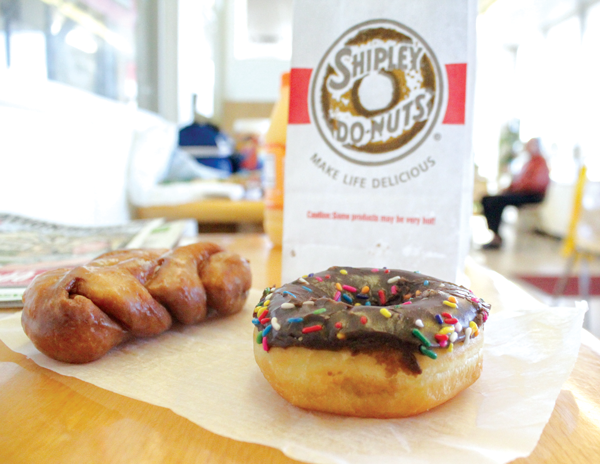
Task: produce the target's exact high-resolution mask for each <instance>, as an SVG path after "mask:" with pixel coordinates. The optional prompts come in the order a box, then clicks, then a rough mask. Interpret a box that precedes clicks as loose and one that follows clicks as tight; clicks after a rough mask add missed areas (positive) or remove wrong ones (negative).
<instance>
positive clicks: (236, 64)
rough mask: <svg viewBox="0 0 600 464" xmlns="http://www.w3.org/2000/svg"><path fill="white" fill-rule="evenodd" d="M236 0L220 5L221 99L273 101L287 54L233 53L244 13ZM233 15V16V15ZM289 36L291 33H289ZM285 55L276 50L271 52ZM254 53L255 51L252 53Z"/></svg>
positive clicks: (228, 0)
mask: <svg viewBox="0 0 600 464" xmlns="http://www.w3.org/2000/svg"><path fill="white" fill-rule="evenodd" d="M244 5H245V2H243V1H242V2H240V1H239V0H226V4H225V9H224V15H225V20H224V23H225V24H224V26H225V27H224V43H225V64H224V77H225V89H224V95H223V97H224V99H225V100H229V101H236V102H275V101H276V100H277V98H278V97H279V85H280V80H281V79H280V78H281V74H282V73H284V72H286V71H289V69H290V57H285V58H282V57H268V56H267V57H265V56H264V54H265V53H263V57H254V58H247V59H241V58H240V57H236V56H235V46H236V40H238V46H239V40H240V39H239V37H237V38H236V33H238V34H239V33H240V32H241V31H243V30H244V26H243V24H240V21H243V20H244V17H245V16H244V15H240V14H239V9H238V10H237V11H236V7H238V8H239V7H240V6H244ZM236 18H237V19H236ZM290 39H291V37H290ZM273 54H274V55H275V54H279V55H282V54H283V55H285V53H282V52H281V51H280V50H275V51H274V53H273ZM255 56H256V54H255Z"/></svg>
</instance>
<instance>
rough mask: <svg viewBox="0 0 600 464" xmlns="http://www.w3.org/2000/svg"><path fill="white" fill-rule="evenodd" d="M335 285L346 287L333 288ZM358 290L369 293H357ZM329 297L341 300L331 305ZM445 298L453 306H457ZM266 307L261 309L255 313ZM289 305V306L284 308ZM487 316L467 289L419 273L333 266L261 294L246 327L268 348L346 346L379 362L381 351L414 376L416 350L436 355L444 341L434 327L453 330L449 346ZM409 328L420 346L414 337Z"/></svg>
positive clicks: (480, 302)
mask: <svg viewBox="0 0 600 464" xmlns="http://www.w3.org/2000/svg"><path fill="white" fill-rule="evenodd" d="M336 284H338V285H337V287H336ZM340 286H345V287H342V289H341V291H340ZM364 287H368V291H367V292H366V293H361V291H362V289H363V288H364ZM338 292H339V293H338ZM336 294H337V296H338V298H337V299H338V300H340V301H335V299H334V298H335V297H336ZM452 297H454V298H452ZM449 298H450V300H453V299H454V300H455V301H456V302H455V303H454V304H455V305H456V306H457V307H456V308H453V307H452V301H450V300H449ZM444 301H446V303H444ZM265 303H267V306H266V308H267V310H264V309H262V308H263V307H265ZM286 303H287V304H286ZM448 303H451V304H450V305H448ZM282 304H283V305H284V307H283V308H282ZM289 304H292V305H293V307H292V308H287V307H286V306H289ZM357 304H358V305H357ZM323 309H324V311H323ZM382 310H383V313H382ZM386 310H387V311H389V313H388V312H386ZM489 311H490V305H489V304H487V303H485V302H484V301H483V300H482V299H480V298H477V297H475V295H473V293H472V292H471V291H469V290H467V289H466V288H464V287H462V286H458V285H455V284H453V283H450V282H444V281H440V280H438V279H435V278H434V277H430V276H426V275H423V274H420V273H418V272H410V271H402V270H393V269H369V268H351V267H339V266H333V267H330V268H329V269H328V270H327V271H323V272H319V273H316V274H310V275H309V276H305V277H302V278H299V279H296V280H295V281H293V282H291V283H289V284H285V285H283V286H282V287H279V288H275V289H271V288H267V289H265V291H264V293H263V295H262V297H261V299H260V302H259V304H258V305H257V307H256V309H255V311H254V319H253V323H254V324H255V325H256V327H257V329H258V331H259V338H260V341H262V338H263V337H265V338H266V342H265V343H266V346H267V347H280V348H287V347H290V346H300V347H305V348H311V349H322V350H341V349H349V350H350V351H351V352H352V353H355V354H356V353H373V354H376V355H377V359H378V361H380V362H382V363H384V364H386V365H387V364H388V363H387V362H386V361H385V359H381V358H382V357H381V356H380V354H381V352H387V353H389V354H390V359H389V363H392V364H393V363H398V360H399V363H400V364H401V365H402V367H403V368H404V369H406V370H407V371H409V372H412V373H413V374H420V373H421V368H420V366H419V363H418V361H417V357H416V356H415V355H416V353H420V352H421V351H420V350H422V349H424V348H427V349H428V350H430V354H431V356H433V357H435V356H436V355H435V354H432V352H435V351H437V350H443V349H446V347H447V345H448V344H449V342H446V343H444V342H443V341H442V342H439V341H438V340H437V339H436V337H435V336H436V334H439V332H440V330H441V329H443V328H444V327H450V326H454V327H455V331H456V333H457V336H456V340H454V343H457V342H464V340H465V329H466V328H467V327H469V323H470V322H471V321H473V322H475V324H477V327H478V328H481V327H482V325H483V323H484V322H485V320H486V319H487V316H488V313H489ZM315 312H316V313H315ZM384 313H385V314H384ZM442 313H446V316H442ZM448 314H449V315H451V316H452V318H455V319H456V320H457V322H454V320H453V319H451V318H449V317H447V316H448ZM386 315H387V316H389V317H386ZM300 318H301V319H302V320H301V321H300V320H299V319H300ZM259 319H260V320H259ZM290 319H292V321H290ZM418 321H421V322H422V327H420V325H421V324H420V323H419V322H418ZM440 322H441V323H440ZM311 328H312V329H311ZM303 329H304V331H305V332H304V333H303ZM415 329H417V330H418V331H419V332H420V333H421V334H422V336H424V337H425V339H426V340H427V341H426V342H424V341H422V340H421V339H420V338H419V337H418V336H417V335H415V333H414V330H415ZM311 330H314V331H311ZM263 334H264V335H263ZM257 341H258V340H257ZM427 345H430V346H427ZM267 349H268V348H267Z"/></svg>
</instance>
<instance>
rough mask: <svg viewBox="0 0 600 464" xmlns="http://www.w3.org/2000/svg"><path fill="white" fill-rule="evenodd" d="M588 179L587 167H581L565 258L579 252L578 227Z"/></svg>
mask: <svg viewBox="0 0 600 464" xmlns="http://www.w3.org/2000/svg"><path fill="white" fill-rule="evenodd" d="M586 177H587V167H586V166H585V165H583V166H581V169H580V170H579V177H578V178H577V184H576V185H575V195H574V196H573V211H572V212H571V222H570V224H569V230H568V232H567V236H566V237H565V240H564V243H563V249H562V253H563V255H564V256H570V255H571V254H572V253H575V252H576V251H577V247H576V244H577V226H578V224H579V219H580V217H581V206H582V205H581V204H582V201H583V190H584V187H585V182H586Z"/></svg>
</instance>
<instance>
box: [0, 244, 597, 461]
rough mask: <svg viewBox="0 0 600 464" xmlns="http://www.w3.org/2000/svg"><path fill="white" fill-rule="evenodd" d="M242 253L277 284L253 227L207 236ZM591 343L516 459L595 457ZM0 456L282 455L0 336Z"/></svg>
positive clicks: (262, 278)
mask: <svg viewBox="0 0 600 464" xmlns="http://www.w3.org/2000/svg"><path fill="white" fill-rule="evenodd" d="M202 239H209V240H212V241H216V242H218V243H220V244H222V245H223V246H225V247H226V248H228V249H229V250H231V251H235V252H237V253H239V254H241V255H242V256H245V257H246V258H248V259H249V260H250V263H251V267H252V272H253V280H254V281H253V287H254V288H264V287H266V286H268V285H273V284H275V285H280V284H281V282H280V275H279V274H280V268H281V251H280V250H278V249H272V248H271V247H270V245H269V243H268V241H267V239H266V238H265V236H263V235H261V234H232V235H210V236H203V237H202ZM598 346H600V342H599V341H598V339H596V338H595V337H593V336H591V335H590V334H589V333H587V332H585V331H584V336H583V343H582V345H581V348H580V351H579V357H578V359H577V362H576V364H575V367H574V369H573V372H572V374H571V376H570V377H569V379H568V380H567V382H566V383H565V385H564V386H563V388H562V390H561V392H560V394H559V396H558V398H557V401H556V405H555V408H554V411H553V413H552V416H551V418H550V421H549V422H548V424H547V425H546V427H545V429H544V431H543V434H542V437H541V439H540V441H539V443H538V445H537V447H536V448H535V450H534V451H533V453H532V454H531V455H530V456H529V457H527V458H523V459H518V460H516V461H514V462H516V463H566V462H569V463H593V462H600V349H598ZM0 462H2V463H5V462H6V463H33V462H36V463H38V462H43V463H61V464H67V463H82V462H85V463H111V464H112V463H132V462H136V463H163V462H178V463H179V462H182V463H183V462H185V463H187V462H194V463H254V462H257V463H258V462H260V463H292V462H297V461H294V460H292V459H290V458H288V457H286V456H285V455H284V454H283V453H282V452H281V451H279V450H276V449H274V448H269V447H266V446H262V445H253V444H248V443H243V442H238V441H235V440H231V439H228V438H225V437H222V436H219V435H216V434H213V433H211V432H208V431H207V430H204V429H203V428H201V427H199V426H197V425H196V424H194V423H192V422H190V421H189V420H187V419H184V418H183V417H181V416H178V415H176V414H175V413H173V412H172V411H170V410H168V409H165V408H161V407H158V406H154V405H151V404H148V403H144V402H141V401H137V400H133V399H130V398H127V397H124V396H121V395H118V394H115V393H112V392H109V391H107V390H103V389H101V388H98V387H96V386H94V385H92V384H89V383H86V382H83V381H81V380H78V379H75V378H72V377H66V376H62V375H59V374H57V373H54V372H53V371H50V370H47V369H44V368H42V367H39V366H38V365H37V364H35V363H34V362H33V361H31V360H29V359H27V358H26V357H25V356H23V355H21V354H17V353H15V352H13V351H11V350H10V349H8V348H7V347H6V345H4V343H2V342H0Z"/></svg>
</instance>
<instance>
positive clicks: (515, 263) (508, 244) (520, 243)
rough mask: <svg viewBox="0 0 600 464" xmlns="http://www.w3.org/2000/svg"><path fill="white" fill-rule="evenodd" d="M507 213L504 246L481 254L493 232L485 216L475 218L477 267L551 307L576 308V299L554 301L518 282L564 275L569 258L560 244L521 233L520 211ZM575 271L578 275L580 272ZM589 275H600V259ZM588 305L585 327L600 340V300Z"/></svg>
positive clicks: (523, 231) (503, 232)
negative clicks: (526, 276) (519, 277)
mask: <svg viewBox="0 0 600 464" xmlns="http://www.w3.org/2000/svg"><path fill="white" fill-rule="evenodd" d="M505 213H506V214H505V216H504V223H503V228H502V229H501V233H502V236H503V238H504V245H503V247H502V249H500V250H481V245H482V244H484V243H486V242H487V241H489V240H490V239H491V232H489V231H488V230H487V225H486V222H485V218H484V217H483V216H474V217H473V219H472V232H473V243H472V247H471V257H472V258H473V259H474V260H475V261H476V262H477V263H479V264H483V265H485V266H487V267H489V268H490V269H493V270H494V271H496V272H499V273H500V274H502V275H504V276H505V277H507V278H509V279H511V280H513V281H514V282H516V283H517V284H519V285H521V286H522V287H523V288H525V289H526V290H528V291H529V292H530V293H531V294H532V295H534V296H535V297H536V298H538V299H539V300H541V301H542V302H544V303H546V304H548V305H553V306H571V307H572V306H574V305H575V301H576V300H577V298H575V297H560V298H557V299H556V300H555V299H553V298H552V297H551V296H549V295H547V294H545V293H544V292H542V291H540V290H538V289H536V288H535V287H533V286H530V285H528V284H526V283H523V282H521V281H516V280H515V276H516V275H517V274H533V275H553V276H559V275H562V273H563V272H564V270H565V267H566V258H565V257H564V256H562V254H561V248H562V242H561V241H560V240H558V239H556V238H552V237H547V236H544V235H540V234H536V233H534V232H532V231H528V230H520V228H521V226H520V224H519V221H518V213H517V211H516V210H511V209H509V210H507V211H506V212H505ZM521 229H522V228H521ZM575 270H576V271H578V268H576V269H575ZM574 274H575V272H574ZM590 274H591V275H600V257H599V258H598V259H596V260H594V261H592V262H591V263H590ZM589 303H590V309H589V311H588V313H587V314H586V318H585V321H584V327H585V328H586V329H588V330H589V331H590V332H592V333H593V334H594V335H595V336H596V337H600V297H592V298H591V299H590V302H589Z"/></svg>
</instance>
